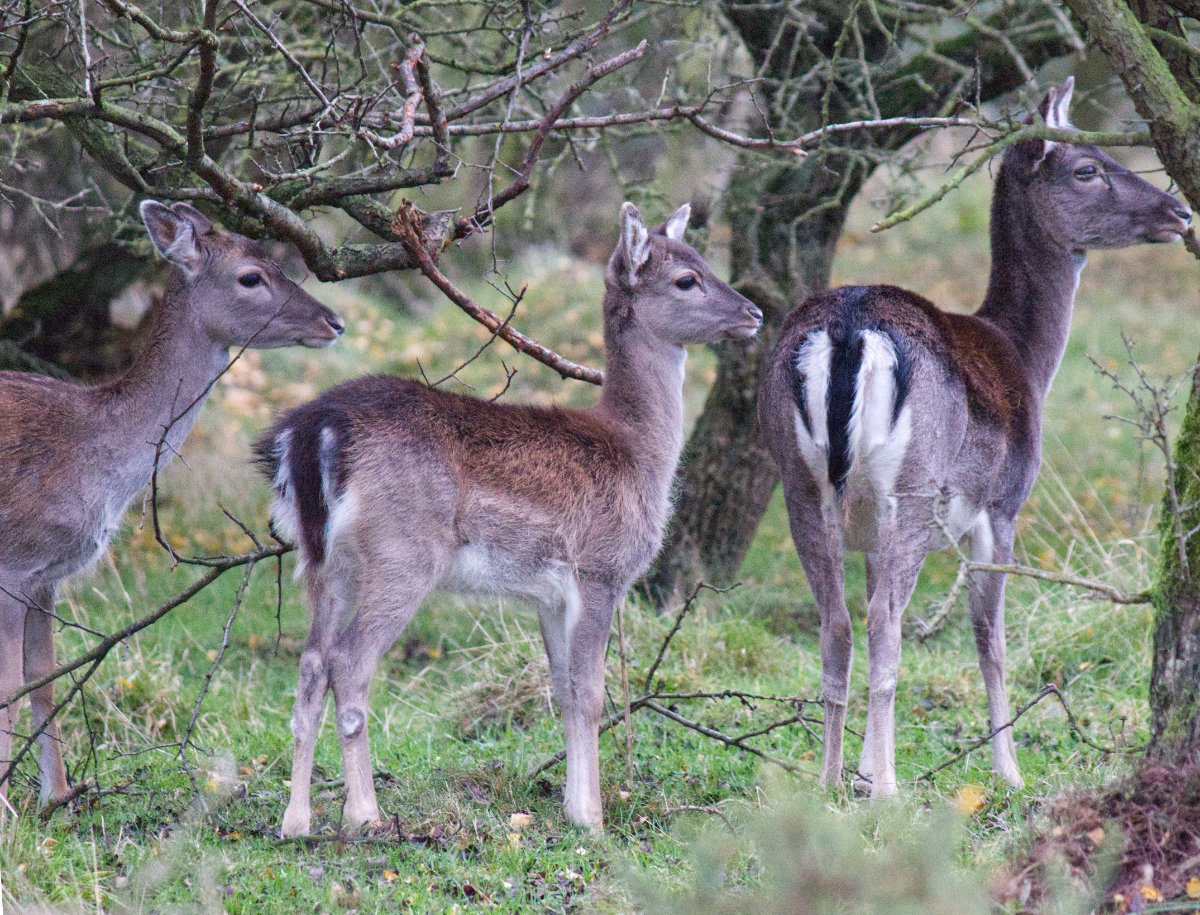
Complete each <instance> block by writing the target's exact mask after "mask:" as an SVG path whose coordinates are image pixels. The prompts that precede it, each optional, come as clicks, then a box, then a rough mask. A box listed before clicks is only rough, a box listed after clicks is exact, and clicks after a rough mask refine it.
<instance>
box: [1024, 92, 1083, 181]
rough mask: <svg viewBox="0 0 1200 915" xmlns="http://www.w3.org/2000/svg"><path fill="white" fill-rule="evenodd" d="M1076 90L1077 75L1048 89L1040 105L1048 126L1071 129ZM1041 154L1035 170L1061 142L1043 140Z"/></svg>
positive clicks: (1034, 166)
mask: <svg viewBox="0 0 1200 915" xmlns="http://www.w3.org/2000/svg"><path fill="white" fill-rule="evenodd" d="M1074 91H1075V77H1073V76H1068V77H1067V78H1066V79H1065V80H1064V81H1063V84H1062V85H1061V86H1051V87H1050V88H1049V89H1048V90H1046V96H1045V98H1043V99H1042V103H1041V104H1040V105H1038V114H1040V115H1041V116H1042V120H1044V121H1045V122H1046V126H1047V127H1050V128H1052V129H1054V130H1070V129H1071V120H1070V117H1069V116H1068V112H1069V111H1070V108H1071V95H1072V93H1074ZM1040 142H1041V146H1042V149H1041V154H1040V155H1038V156H1037V157H1036V158H1035V160H1034V163H1033V169H1034V171H1037V167H1038V166H1039V165H1041V164H1042V160H1043V159H1045V158H1046V156H1048V155H1049V154H1050V152H1051V150H1053V149H1054V147H1056V146H1058V145H1059V144H1058V143H1056V142H1054V141H1053V140H1042V141H1040Z"/></svg>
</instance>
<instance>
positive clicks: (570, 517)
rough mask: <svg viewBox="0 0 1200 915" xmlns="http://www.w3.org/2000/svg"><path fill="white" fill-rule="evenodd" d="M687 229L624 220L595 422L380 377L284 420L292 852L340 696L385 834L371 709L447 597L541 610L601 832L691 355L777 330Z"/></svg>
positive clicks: (609, 296)
mask: <svg viewBox="0 0 1200 915" xmlns="http://www.w3.org/2000/svg"><path fill="white" fill-rule="evenodd" d="M689 212H690V208H689V207H688V206H686V205H685V206H683V207H682V208H680V209H679V210H678V211H677V212H676V213H675V214H674V215H673V216H672V217H671V218H670V219H669V220H667V222H666V223H664V225H663V226H661V227H660V228H659V229H657V230H655V231H654V232H649V231H647V229H646V226H645V224H644V223H643V222H642V218H641V216H640V215H639V214H638V211H637V209H636V208H635V207H634V206H633V205H632V204H629V203H627V204H625V205H624V207H623V208H622V210H621V237H620V242H619V244H618V245H617V248H616V250H615V251H614V253H613V255H612V257H611V258H610V260H609V263H608V270H607V273H606V276H605V295H604V353H605V357H604V358H605V366H604V368H605V374H604V385H603V388H602V390H601V394H600V398H599V402H598V403H597V404H596V405H595V406H594V407H591V408H590V409H586V410H562V409H553V408H541V407H532V406H515V405H514V406H510V405H505V404H497V403H488V402H484V401H481V400H477V399H474V398H471V397H465V396H460V395H456V394H451V393H446V392H443V391H439V390H435V389H432V388H429V387H427V386H425V385H423V384H421V383H419V382H416V381H412V380H406V379H401V378H395V377H366V378H361V379H359V380H357V381H351V382H349V383H347V384H344V385H341V386H340V387H337V388H334V389H332V390H330V391H328V392H326V393H325V394H323V395H322V396H321V397H319V398H318V399H316V400H315V401H313V402H311V403H309V404H307V405H305V406H301V407H298V408H296V409H294V410H292V411H290V412H288V413H286V414H285V415H283V416H282V417H281V418H280V420H279V421H278V422H277V423H276V424H275V426H274V428H273V429H272V430H271V431H270V432H269V433H268V434H267V435H266V436H265V437H264V438H263V439H262V441H261V442H260V443H259V445H258V448H259V453H260V455H261V456H262V459H263V461H264V463H265V465H266V466H265V470H266V472H267V473H268V475H269V476H270V478H271V479H272V480H273V482H274V487H275V504H274V508H273V519H274V522H275V525H276V528H277V529H278V530H279V531H280V532H281V533H283V534H284V536H286V537H288V538H290V539H292V540H294V541H296V542H297V543H298V544H299V549H300V562H299V573H300V574H302V575H303V577H304V580H305V582H306V585H307V591H308V602H309V610H310V613H311V617H312V628H311V631H310V635H309V637H308V643H307V645H306V647H305V649H304V653H303V655H302V656H301V659H300V680H299V685H298V687H297V690H296V702H295V707H294V711H293V713H292V733H293V736H294V739H295V750H294V759H293V764H292V785H291V799H290V802H289V803H288V806H287V810H286V811H285V813H284V817H283V826H282V832H283V835H285V836H293V835H299V834H303V833H307V832H308V831H309V826H310V818H311V813H310V803H309V791H310V784H311V776H312V764H313V748H314V745H315V743H316V740H317V731H318V724H319V722H320V717H321V709H322V707H323V705H324V700H325V693H326V691H327V690H330V689H331V690H332V691H333V697H334V703H335V708H336V715H335V720H336V723H337V733H338V738H339V740H340V742H341V748H342V757H343V762H344V765H345V776H346V801H345V805H344V808H343V819H344V822H345V823H346V824H348V825H352V826H356V825H361V824H367V823H374V822H377V821H378V819H379V808H378V805H377V802H376V797H375V787H374V785H373V783H372V778H371V756H370V749H369V745H368V740H367V692H368V688H369V686H370V682H371V678H372V676H373V674H374V672H375V668H376V666H377V665H378V663H379V660H380V658H381V657H382V656H383V654H384V652H386V651H387V649H388V648H389V647H390V646H391V645H392V644H393V642H395V640H396V639H397V638H398V637H399V635H400V633H401V631H402V630H403V629H404V626H405V624H406V623H407V622H408V621H409V619H410V618H411V617H412V615H413V614H414V613H415V612H416V610H417V608H418V606H419V605H420V604H421V601H422V600H423V598H424V597H425V595H426V594H427V593H428V592H430V591H431V590H433V589H435V588H436V589H442V590H446V591H453V592H460V593H470V594H485V595H511V596H515V597H519V598H524V599H526V600H528V601H530V602H532V603H534V604H535V605H536V606H537V608H538V613H539V621H540V624H541V631H542V640H543V643H544V644H545V648H546V653H547V655H548V656H549V661H550V678H551V685H552V690H553V694H554V697H555V700H556V702H557V704H558V706H559V709H560V710H561V712H562V716H563V722H564V725H565V729H566V740H567V780H566V788H565V792H564V794H565V802H566V812H567V816H568V817H569V818H570V819H571V820H572V821H573V822H575V823H577V824H582V825H587V826H592V827H594V828H600V827H601V824H602V811H601V802H600V769H599V757H598V726H599V720H600V714H601V712H602V705H603V698H604V655H605V648H606V644H607V640H608V631H609V625H610V622H611V620H612V615H613V611H614V609H615V607H616V604H617V601H619V600H621V598H622V597H623V596H624V595H625V593H626V591H627V590H628V589H629V587H630V585H631V584H632V583H633V581H634V579H635V578H637V576H638V575H640V574H641V573H642V572H643V571H645V569H646V568H647V566H648V565H649V563H650V561H651V560H652V559H653V558H654V555H655V553H657V552H658V549H659V547H660V545H661V543H662V533H663V526H664V524H665V523H666V520H667V515H668V511H669V498H668V496H669V491H670V488H671V480H672V478H673V476H674V473H675V466H676V464H677V462H678V460H679V453H680V449H681V447H682V442H683V366H684V359H685V355H686V354H685V350H684V346H685V345H686V344H690V343H713V342H716V341H718V340H724V339H737V338H746V337H751V336H753V335H754V333H755V332H756V331H757V329H758V326H759V324H760V322H761V320H762V315H761V313H760V312H759V310H758V309H757V308H756V307H755V306H754V305H753V304H752V303H751V302H749V301H748V300H747V299H745V298H743V297H742V296H740V295H738V293H736V292H734V291H733V290H732V289H731V288H730V287H729V286H727V285H726V284H725V283H723V282H721V280H719V279H717V277H716V275H715V274H714V273H713V271H712V270H711V269H710V268H709V266H708V264H706V263H705V261H704V260H703V258H701V257H700V255H699V254H697V253H696V251H695V250H693V249H692V248H691V247H689V246H688V245H687V244H686V243H684V242H683V240H682V238H683V232H684V228H685V227H686V224H687V219H688V215H689Z"/></svg>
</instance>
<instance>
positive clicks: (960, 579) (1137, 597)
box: [916, 559, 1151, 642]
mask: <svg viewBox="0 0 1200 915" xmlns="http://www.w3.org/2000/svg"><path fill="white" fill-rule="evenodd" d="M972 572H1004V573H1005V574H1007V575H1021V576H1024V577H1025V578H1037V579H1040V580H1041V581H1052V582H1054V583H1056V584H1060V585H1066V586H1067V587H1069V588H1082V589H1083V590H1085V591H1091V592H1093V593H1095V594H1098V595H1099V596H1100V597H1101V598H1103V599H1104V600H1106V601H1108V602H1109V603H1113V604H1148V603H1150V601H1151V596H1150V591H1149V590H1144V591H1134V592H1129V591H1122V590H1121V589H1120V588H1118V587H1116V586H1115V585H1110V584H1109V583H1108V582H1106V581H1100V580H1099V579H1096V578H1080V577H1078V576H1076V575H1068V574H1066V573H1065V572H1054V571H1050V570H1049V569H1038V568H1034V567H1033V566H1025V565H1019V564H1017V563H1011V562H1010V563H997V562H972V561H970V560H967V559H964V560H963V561H962V562H961V563H959V566H958V574H957V575H956V576H955V577H954V584H953V585H951V586H950V590H949V591H947V592H946V596H945V597H944V598H942V599H941V600H940V601H938V603H937V606H936V609H935V610H934V611H933V613H931V614H930V615H929V618H928V619H921V618H920V617H918V618H917V625H918V626H919V627H920V631H919V632H918V633H917V634H916V640H917V641H918V642H924V641H925V640H926V639H927V638H929V637H930V636H931V635H933V634H934V633H935V632H937V631H938V630H939V629H940V628H941V627H942V624H943V623H945V622H946V618H947V617H948V616H949V615H950V614H951V613H952V612H953V611H954V605H955V604H956V603H957V601H958V595H959V594H961V593H962V590H963V588H964V587H966V584H967V578H968V576H969V575H970V574H971V573H972Z"/></svg>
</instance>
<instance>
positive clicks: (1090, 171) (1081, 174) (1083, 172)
mask: <svg viewBox="0 0 1200 915" xmlns="http://www.w3.org/2000/svg"><path fill="white" fill-rule="evenodd" d="M1098 174H1100V169H1098V168H1096V166H1094V165H1081V166H1079V168H1077V169H1075V177H1076V178H1078V179H1079V180H1080V181H1087V180H1088V179H1089V178H1095V177H1096V176H1097V175H1098Z"/></svg>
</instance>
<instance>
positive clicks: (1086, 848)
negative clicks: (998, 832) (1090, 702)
mask: <svg viewBox="0 0 1200 915" xmlns="http://www.w3.org/2000/svg"><path fill="white" fill-rule="evenodd" d="M1046 817H1047V822H1046V823H1045V824H1044V828H1043V829H1041V830H1039V833H1038V835H1037V836H1036V838H1035V839H1034V840H1033V843H1032V847H1031V848H1029V850H1028V851H1027V852H1026V853H1024V854H1023V855H1022V857H1021V858H1020V859H1019V860H1017V861H1015V862H1014V863H1013V871H1012V875H1011V876H1010V877H1009V878H1008V879H1007V880H1006V881H1005V882H1004V885H1003V886H1002V887H1001V891H1000V896H1001V899H1002V901H1004V902H1007V903H1011V902H1013V901H1016V902H1017V903H1018V904H1019V906H1020V908H1019V911H1021V912H1041V911H1044V910H1046V907H1047V904H1048V902H1049V901H1050V900H1051V899H1052V898H1053V897H1054V895H1055V894H1056V893H1059V894H1061V893H1063V892H1064V891H1066V890H1067V889H1068V887H1062V886H1061V882H1062V879H1063V875H1064V873H1065V878H1066V882H1067V883H1068V884H1073V889H1074V890H1075V891H1076V892H1078V891H1079V890H1084V891H1086V892H1088V893H1091V894H1092V898H1093V900H1094V905H1095V906H1096V908H1095V909H1094V911H1100V912H1141V911H1144V910H1146V909H1147V908H1149V907H1151V906H1155V905H1156V904H1158V903H1161V902H1163V901H1164V900H1171V899H1180V898H1183V899H1187V898H1189V897H1190V898H1192V899H1195V898H1197V897H1200V764H1197V763H1188V764H1185V765H1179V766H1167V765H1162V764H1158V763H1154V764H1147V765H1145V766H1143V767H1142V768H1141V770H1139V771H1138V772H1137V773H1135V774H1134V775H1132V776H1130V777H1129V778H1127V779H1124V780H1122V781H1120V782H1117V783H1115V784H1112V785H1109V786H1106V787H1104V788H1091V789H1070V790H1068V791H1066V792H1064V793H1063V794H1061V795H1059V796H1058V797H1057V798H1055V799H1054V800H1053V801H1051V802H1050V804H1049V806H1048V808H1047V810H1046ZM1056 881H1057V883H1056Z"/></svg>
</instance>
